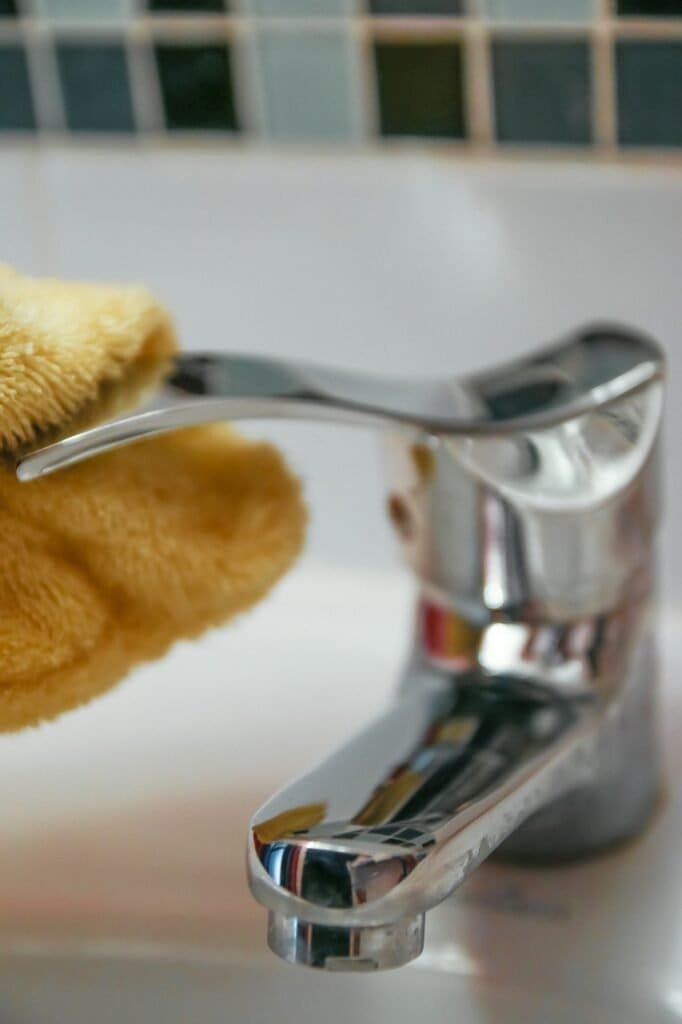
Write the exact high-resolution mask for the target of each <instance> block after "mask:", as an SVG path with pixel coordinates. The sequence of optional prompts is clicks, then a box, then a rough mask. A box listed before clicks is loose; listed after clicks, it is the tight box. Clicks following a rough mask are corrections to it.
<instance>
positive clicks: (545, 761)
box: [249, 606, 655, 970]
mask: <svg viewBox="0 0 682 1024" xmlns="http://www.w3.org/2000/svg"><path fill="white" fill-rule="evenodd" d="M591 625H592V629H589V628H587V626H586V624H585V623H579V624H575V625H574V628H573V635H572V636H567V634H566V630H565V629H562V630H561V631H557V630H555V629H554V630H553V629H552V628H551V627H547V626H545V627H539V626H533V627H527V629H528V635H527V636H526V643H525V647H526V649H529V647H530V648H532V647H533V646H535V647H538V646H542V644H540V643H539V642H538V638H539V636H540V633H541V632H544V636H543V637H542V639H543V642H544V648H545V651H546V652H548V651H549V650H550V648H551V646H552V645H551V639H552V635H553V638H554V650H553V651H552V652H551V654H550V655H549V656H548V655H547V654H545V658H544V660H545V662H546V672H545V678H544V680H543V679H542V678H540V671H539V669H540V667H541V666H539V665H538V664H537V663H535V664H532V663H530V662H529V663H528V664H527V665H526V668H525V671H524V672H523V673H522V672H521V671H520V669H521V668H522V666H521V665H519V664H518V663H513V664H512V663H510V666H509V671H508V672H494V673H489V672H486V671H485V669H484V668H483V667H482V666H481V664H480V651H481V650H483V649H484V647H485V639H486V638H485V635H484V634H485V631H483V634H482V636H481V638H480V641H479V657H478V659H477V660H478V664H476V665H475V666H472V667H470V668H468V669H464V670H460V671H457V672H449V671H447V670H446V669H444V668H443V667H442V666H436V665H435V664H433V663H432V662H430V661H429V660H428V659H427V658H418V659H416V660H415V662H414V663H413V664H412V665H411V667H410V668H409V669H408V672H407V674H406V678H405V680H404V684H403V688H402V694H401V696H400V697H399V698H398V700H397V701H396V702H395V704H394V705H393V706H392V707H391V708H390V709H389V710H388V711H387V712H386V713H385V714H384V715H383V716H382V717H380V718H379V719H378V720H377V721H376V722H375V723H374V724H372V725H370V727H369V728H367V729H365V730H364V731H363V732H361V733H360V735H359V736H357V737H356V738H355V739H353V740H351V741H350V743H348V744H347V745H346V746H345V747H344V748H343V749H341V750H339V751H338V752H336V753H335V754H332V755H331V756H330V757H329V758H327V760H325V761H324V762H323V763H322V764H320V765H319V766H318V767H317V768H316V769H315V770H313V771H312V772H311V773H310V774H308V775H306V776H304V777H303V778H301V779H300V780H298V781H297V782H295V783H293V784H292V785H291V786H289V787H287V788H286V789H284V790H283V791H282V792H281V793H279V794H278V795H277V796H275V797H274V798H273V799H272V800H271V801H270V802H269V803H268V804H266V805H265V806H264V807H263V808H261V810H260V811H259V812H258V813H257V814H256V816H255V817H254V819H253V821H252V824H251V830H250V841H249V867H250V876H251V886H252V890H253V892H254V894H255V896H256V898H257V899H258V900H259V901H260V902H261V903H264V904H265V905H266V906H267V907H268V908H269V911H270V922H269V930H268V941H269V944H270V946H271V948H272V949H273V950H274V952H276V953H278V954H279V955H280V956H281V957H283V958H284V959H286V960H289V961H291V962H294V963H298V964H305V965H308V966H312V967H324V968H326V969H328V970H329V969H336V970H344V969H345V970H368V969H374V968H385V967H397V966H400V965H402V964H403V963H406V962H407V961H409V960H411V959H413V958H414V957H415V956H418V955H419V953H420V952H421V949H422V944H423V937H424V915H425V913H426V911H427V910H429V909H430V908H431V907H433V906H434V905H436V904H437V903H439V902H440V901H441V900H443V899H444V898H445V897H446V896H447V895H449V894H450V893H451V892H452V891H453V890H455V889H456V888H457V887H458V886H459V885H460V884H461V883H462V882H463V881H464V880H465V879H466V878H467V876H468V875H469V874H470V872H471V871H472V870H473V869H474V868H475V867H476V866H477V865H478V864H479V863H480V862H481V861H482V860H483V859H484V858H486V857H487V856H488V855H489V854H490V853H491V852H492V851H493V850H494V849H495V848H497V847H498V846H500V844H502V843H503V842H504V840H505V839H506V838H507V837H508V836H510V835H511V834H512V833H513V832H515V830H517V829H518V828H519V826H520V825H521V824H522V822H524V821H526V820H527V819H529V818H533V817H534V819H536V823H535V825H534V828H535V829H536V831H537V820H540V825H542V823H541V817H542V813H543V812H542V810H541V809H542V808H544V807H548V806H551V807H556V806H557V801H559V802H561V798H564V799H567V797H566V796H565V794H570V797H569V798H570V799H572V800H574V799H575V794H576V793H578V794H580V793H581V792H582V794H583V802H584V801H585V800H587V799H588V795H589V800H591V801H592V804H593V805H594V806H593V810H592V815H593V821H592V828H591V833H590V835H591V841H592V843H593V844H594V845H597V844H599V843H601V844H603V843H605V842H609V841H613V840H614V839H615V838H618V837H619V836H622V835H624V834H627V833H628V832H629V831H633V830H634V828H635V827H636V825H639V824H640V823H641V819H642V815H643V814H645V813H646V807H647V806H648V803H649V801H650V798H651V789H652V787H655V781H654V779H653V775H651V776H650V778H649V780H648V783H646V784H645V785H644V786H643V785H642V763H641V760H639V761H638V762H637V764H636V765H635V766H634V767H635V769H636V771H637V772H638V778H639V782H638V783H637V784H636V785H633V778H632V774H633V764H632V755H633V753H634V752H633V749H632V744H633V741H634V736H635V735H637V736H639V735H640V730H641V725H642V722H641V719H640V717H639V716H638V720H637V726H636V729H635V730H634V732H633V730H632V729H630V730H629V729H628V728H626V727H625V725H624V722H625V721H626V719H627V715H626V710H627V708H628V707H630V708H631V707H632V706H633V701H634V702H636V701H637V699H639V697H641V687H642V684H644V683H645V682H647V681H648V679H647V676H646V672H647V669H646V668H645V667H644V665H643V664H642V663H641V657H640V667H639V668H638V669H637V670H636V671H635V673H634V675H633V673H632V672H631V673H630V676H629V678H628V674H627V672H624V669H625V668H626V667H627V665H628V664H630V665H634V662H633V655H634V653H635V650H634V648H636V650H637V651H638V652H639V654H640V655H641V653H642V650H643V646H642V645H645V643H646V641H645V637H644V632H645V631H646V613H645V608H644V607H643V606H638V607H635V608H626V609H623V610H622V611H620V612H619V613H618V614H616V615H612V616H610V617H609V621H608V622H594V623H592V624H591ZM489 628H492V629H496V628H497V631H498V636H497V637H496V642H497V644H499V642H500V637H499V624H496V625H493V626H491V627H489ZM548 630H549V632H548ZM643 631H644V632H643ZM558 632H561V634H562V635H561V636H559V635H558ZM581 636H582V641H581V639H580V637H581ZM633 645H634V648H633ZM557 646H559V647H561V646H563V648H564V649H565V650H566V651H567V652H568V653H567V654H566V655H565V657H564V659H563V661H562V664H561V670H562V671H559V672H557V669H558V668H559V665H558V663H557V660H556V657H555V655H556V648H557ZM615 678H617V679H618V680H619V685H618V686H617V687H615V688H612V687H611V686H610V685H609V682H610V681H613V679H615ZM559 679H561V681H559ZM624 715H625V718H624ZM609 736H610V739H609ZM607 748H608V755H606V754H605V752H606V750H607ZM624 787H626V788H627V789H628V791H629V798H628V800H627V806H624V805H623V797H624ZM595 794H598V799H597V802H596V804H595ZM589 800H588V802H589ZM586 806H587V805H586V804H585V805H584V806H583V807H582V808H581V809H580V815H579V817H580V821H581V822H583V823H584V820H585V814H586ZM609 809H611V810H609ZM614 809H616V812H615V813H616V818H617V820H616V818H614ZM538 812H539V813H538ZM558 820H559V821H561V816H559V819H558ZM570 823H571V815H570V814H569V815H568V816H567V818H566V824H565V825H564V826H563V827H562V826H561V825H559V826H557V816H556V814H555V815H554V816H553V820H552V821H551V822H549V823H548V825H547V827H546V828H545V832H546V833H548V835H546V836H545V841H546V842H547V843H548V844H549V847H550V849H551V848H552V847H553V849H554V852H555V854H556V855H558V856H562V855H564V854H566V853H568V854H570V853H574V852H576V851H575V850H572V849H571V846H572V844H575V842H576V841H579V837H577V836H576V835H575V834H574V835H571V832H570V830H571V824H570ZM595 829H596V830H597V831H600V832H601V834H600V835H598V834H597V832H596V831H595ZM521 832H522V830H521Z"/></svg>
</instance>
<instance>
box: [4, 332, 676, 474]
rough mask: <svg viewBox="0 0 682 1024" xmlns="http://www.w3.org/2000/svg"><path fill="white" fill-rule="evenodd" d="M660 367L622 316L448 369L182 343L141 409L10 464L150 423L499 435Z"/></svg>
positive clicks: (543, 421)
mask: <svg viewBox="0 0 682 1024" xmlns="http://www.w3.org/2000/svg"><path fill="white" fill-rule="evenodd" d="M662 373H663V355H662V353H661V351H660V349H659V348H658V346H657V345H656V344H655V343H654V342H653V341H650V340H649V339H648V338H646V337H644V336H642V335H640V334H637V333H635V332H632V331H627V330H625V329H623V328H620V327H600V328H591V329H589V330H584V331H582V332H579V333H577V334H574V335H572V336H571V337H569V338H568V339H565V340H563V341H560V342H558V343H555V344H553V345H550V346H548V347H546V348H544V349H542V350H540V351H539V352H537V353H535V354H534V355H531V356H529V357H527V358H524V359H520V360H517V361H515V362H512V363H509V364H505V365H503V366H500V367H497V368H495V369H492V370H487V371H484V372H482V373H478V374H473V375H470V376H464V377H458V378H450V379H447V378H438V379H435V378H434V379H423V380H407V379H400V378H393V377H384V376H381V377H380V376H371V375H368V374H364V373H354V372H350V371H345V370H337V369H330V368H327V367H321V366H316V365H310V364H305V363H295V362H288V361H283V360H278V359H268V358H263V357H260V356H241V355H230V354H222V353H203V354H201V353H185V354H181V355H179V356H177V357H176V358H175V359H174V360H172V361H171V362H170V364H169V369H168V372H167V374H166V376H165V377H164V380H163V383H162V385H161V386H160V387H159V389H158V391H157V392H156V393H155V395H154V396H153V400H152V403H151V405H150V406H149V407H148V408H146V409H143V410H141V411H139V412H136V413H134V414H132V415H127V416H123V417H121V418H119V419H116V420H113V421H112V422H109V423H105V424H102V425H100V426H96V427H94V428H91V429H89V430H84V431H81V432H79V433H77V434H74V435H72V436H67V437H64V438H62V439H61V440H59V441H57V442H56V443H54V444H51V445H49V446H47V447H44V448H41V449H39V450H37V451H34V452H32V453H30V454H28V455H25V456H24V457H23V458H22V459H21V460H20V461H19V463H18V466H17V475H18V477H19V479H21V480H32V479H34V478H36V477H39V476H43V475H45V474H47V473H51V472H53V471H55V470H57V469H61V468H62V467H64V466H67V465H70V464H72V463H75V462H80V461H81V460H82V459H86V458H89V457H91V456H92V455H96V454H98V453H100V452H103V451H106V450H107V449H110V448H115V447H118V446H120V445H124V444H129V443H130V442H132V441H137V440H140V439H142V438H144V437H148V436H150V435H152V434H157V433H162V432H165V431H169V430H176V429H179V428H182V427H187V426H192V425H195V424H198V423H208V422H212V421H217V420H222V419H270V418H298V419H314V420H332V421H341V422H359V423H364V424H369V425H380V424H385V423H389V424H393V425H397V426H404V427H408V428H413V429H414V428H417V429H421V430H424V431H427V432H429V433H432V434H437V435H504V434H510V433H516V432H518V431H521V430H524V429H527V430H530V429H538V428H542V427H546V426H551V425H552V424H555V423H559V422H562V421H564V420H568V419H572V418H575V417H577V416H580V415H582V414H585V413H588V412H590V411H591V410H594V409H596V408H599V407H600V406H603V405H606V404H609V403H611V402H614V401H617V400H618V399H621V398H623V397H625V396H626V395H629V394H631V393H633V392H635V391H637V390H639V389H641V388H643V387H644V386H646V385H647V384H649V383H650V382H652V381H653V380H655V379H657V378H659V377H661V376H662Z"/></svg>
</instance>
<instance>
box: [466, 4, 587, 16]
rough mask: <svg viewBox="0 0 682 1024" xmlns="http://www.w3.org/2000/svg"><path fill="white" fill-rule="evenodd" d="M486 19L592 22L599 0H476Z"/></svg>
mask: <svg viewBox="0 0 682 1024" xmlns="http://www.w3.org/2000/svg"><path fill="white" fill-rule="evenodd" d="M475 4H476V6H477V8H478V10H479V11H480V13H481V14H482V15H483V17H485V18H490V19H491V20H497V21H592V20H593V19H594V18H596V17H597V0H475Z"/></svg>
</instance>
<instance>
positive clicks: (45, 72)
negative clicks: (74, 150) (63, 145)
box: [24, 25, 67, 135]
mask: <svg viewBox="0 0 682 1024" xmlns="http://www.w3.org/2000/svg"><path fill="white" fill-rule="evenodd" d="M24 41H25V46H26V59H27V61H28V66H29V75H30V78H31V90H32V92H33V105H34V107H35V114H36V127H37V130H38V133H39V134H41V135H42V134H43V133H49V132H65V131H66V130H67V129H66V116H65V112H64V100H63V96H62V88H61V82H60V80H59V69H58V67H57V51H56V49H55V46H54V40H53V38H52V33H51V32H50V31H49V30H47V29H45V28H43V27H37V26H36V25H31V26H30V28H28V30H26V31H25V32H24Z"/></svg>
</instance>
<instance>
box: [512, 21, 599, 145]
mask: <svg viewBox="0 0 682 1024" xmlns="http://www.w3.org/2000/svg"><path fill="white" fill-rule="evenodd" d="M492 59H493V80H494V87H495V121H496V131H497V138H498V139H499V140H500V142H518V143H530V144H542V143H550V144H554V143H556V144H560V145H584V144H586V143H589V142H590V141H591V138H592V130H591V101H590V95H591V75H590V58H589V51H588V47H587V43H586V42H582V41H581V40H563V39H561V40H546V41H544V40H542V41H541V40H538V41H535V40H533V41H531V40H517V39H513V40H512V39H505V40H496V41H495V42H494V43H493V47H492Z"/></svg>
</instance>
